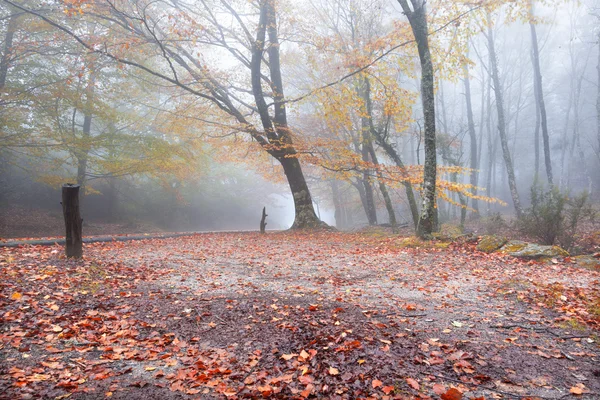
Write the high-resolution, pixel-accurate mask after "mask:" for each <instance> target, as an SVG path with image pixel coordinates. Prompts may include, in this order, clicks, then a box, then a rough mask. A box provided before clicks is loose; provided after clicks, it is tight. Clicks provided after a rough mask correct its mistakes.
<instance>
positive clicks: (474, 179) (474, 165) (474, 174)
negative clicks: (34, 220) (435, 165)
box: [463, 63, 479, 213]
mask: <svg viewBox="0 0 600 400" xmlns="http://www.w3.org/2000/svg"><path fill="white" fill-rule="evenodd" d="M463 72H464V79H463V81H464V84H465V100H466V103H467V121H468V125H469V137H470V142H471V155H470V161H471V164H470V167H471V176H470V184H471V185H472V186H473V189H472V190H473V195H474V196H477V184H478V180H479V164H478V161H479V158H478V155H477V134H476V133H475V121H474V120H473V106H472V104H471V79H470V77H469V66H468V65H467V63H465V64H463ZM471 202H472V204H473V209H474V210H475V212H477V213H479V203H478V201H477V199H472V200H471Z"/></svg>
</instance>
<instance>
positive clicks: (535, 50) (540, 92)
mask: <svg viewBox="0 0 600 400" xmlns="http://www.w3.org/2000/svg"><path fill="white" fill-rule="evenodd" d="M529 28H530V31H531V47H532V55H531V59H532V61H533V77H534V80H535V82H534V84H535V86H536V88H537V90H535V95H536V99H535V100H536V103H537V104H538V105H539V112H540V114H539V115H540V120H541V125H542V139H543V141H544V162H545V164H546V176H547V177H548V183H549V184H550V185H553V184H554V183H553V182H554V179H553V177H552V162H551V160H550V137H549V135H548V119H547V116H546V104H545V102H544V87H543V86H542V72H541V69H540V51H539V47H538V39H537V32H536V29H535V24H534V23H533V0H530V1H529Z"/></svg>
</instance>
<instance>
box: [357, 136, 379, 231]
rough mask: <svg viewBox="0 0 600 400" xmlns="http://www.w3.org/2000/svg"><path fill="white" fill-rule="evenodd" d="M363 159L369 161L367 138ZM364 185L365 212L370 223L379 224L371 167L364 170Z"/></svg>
mask: <svg viewBox="0 0 600 400" xmlns="http://www.w3.org/2000/svg"><path fill="white" fill-rule="evenodd" d="M361 146H362V150H361V152H362V160H363V161H366V162H368V161H369V145H368V143H366V139H365V138H364V137H363V140H362V145H361ZM361 182H362V185H363V187H364V188H365V213H366V214H367V219H368V220H369V225H377V208H376V207H375V196H374V195H373V186H371V178H370V169H365V170H364V171H363V177H362V179H361Z"/></svg>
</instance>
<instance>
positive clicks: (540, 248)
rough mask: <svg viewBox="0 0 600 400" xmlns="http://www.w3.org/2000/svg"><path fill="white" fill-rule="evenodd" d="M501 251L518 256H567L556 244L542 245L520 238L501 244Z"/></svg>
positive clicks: (529, 257)
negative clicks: (523, 240)
mask: <svg viewBox="0 0 600 400" xmlns="http://www.w3.org/2000/svg"><path fill="white" fill-rule="evenodd" d="M501 251H502V252H503V253H507V254H509V255H511V256H513V257H519V258H528V259H536V258H551V257H568V256H569V253H568V252H567V251H566V250H564V249H562V248H560V247H558V246H544V245H541V244H536V243H527V242H522V241H520V240H511V241H509V242H508V243H506V244H505V245H504V246H502V249H501Z"/></svg>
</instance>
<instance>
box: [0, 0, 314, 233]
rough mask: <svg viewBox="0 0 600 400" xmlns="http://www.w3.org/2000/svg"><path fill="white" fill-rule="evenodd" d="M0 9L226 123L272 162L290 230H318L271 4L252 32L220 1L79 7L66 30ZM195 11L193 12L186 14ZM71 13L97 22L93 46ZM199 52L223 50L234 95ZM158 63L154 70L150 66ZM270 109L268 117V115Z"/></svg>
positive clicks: (269, 0) (269, 1)
mask: <svg viewBox="0 0 600 400" xmlns="http://www.w3.org/2000/svg"><path fill="white" fill-rule="evenodd" d="M3 1H4V2H5V3H7V4H11V5H13V6H14V7H16V8H18V9H20V10H22V11H24V12H28V13H30V14H32V15H34V16H36V17H38V18H40V19H42V20H43V21H45V22H47V23H49V24H50V25H52V26H53V27H55V28H57V29H59V30H61V31H62V32H64V33H66V34H67V35H69V36H71V37H72V38H73V39H75V40H76V41H77V42H78V43H79V44H80V45H81V46H83V47H84V48H85V49H87V50H88V51H90V52H93V53H98V54H100V55H103V56H105V57H107V58H109V59H111V60H114V61H116V62H119V63H121V64H123V65H125V66H129V67H134V68H137V69H140V70H142V71H144V72H146V73H148V74H150V75H151V76H153V77H155V78H159V79H162V80H163V81H166V82H168V83H171V84H173V85H175V86H177V87H179V88H180V89H182V90H184V91H185V92H187V93H188V94H191V95H193V96H195V97H196V99H197V100H198V101H204V102H207V103H209V104H210V105H211V106H212V110H211V112H212V113H213V115H217V116H219V117H227V118H229V120H230V121H231V122H232V123H231V124H230V125H229V127H228V128H229V129H235V130H237V131H240V132H244V133H246V134H248V135H249V136H250V137H251V138H252V140H254V141H256V142H257V143H258V144H259V145H260V146H261V148H262V150H263V151H265V152H266V153H268V154H269V155H271V156H272V157H273V158H275V159H276V160H277V161H279V163H280V164H281V166H282V168H283V172H284V174H285V176H286V178H287V181H288V184H289V187H290V190H291V193H292V196H293V200H294V205H295V208H296V211H295V220H294V224H293V226H292V227H293V228H309V227H317V226H322V225H323V224H322V222H321V221H320V220H319V219H318V218H317V216H316V214H315V212H314V208H313V204H312V198H311V194H310V191H309V188H308V185H307V183H306V179H305V178H304V175H303V172H302V167H301V165H300V161H299V160H298V157H297V151H296V149H295V148H294V143H293V134H292V132H291V129H290V128H289V126H288V124H287V117H286V105H285V104H286V101H285V97H284V90H283V89H284V88H283V80H282V73H281V65H280V55H279V52H280V44H279V40H278V30H277V29H278V25H277V12H276V8H275V4H274V0H261V1H259V2H258V4H257V7H258V9H259V21H257V24H256V25H255V26H254V27H249V26H247V23H249V22H250V21H248V19H247V18H246V17H245V16H244V17H242V16H241V14H240V13H239V12H238V11H236V10H235V9H234V8H233V6H232V5H230V4H229V3H227V2H225V1H214V2H211V3H210V4H209V1H201V2H199V3H196V4H193V5H192V4H182V3H181V2H178V1H172V2H167V3H164V4H160V5H159V4H156V3H149V4H145V3H142V2H138V1H134V2H131V3H122V4H119V5H117V4H116V3H96V4H86V5H85V7H83V8H82V5H80V4H76V5H75V7H76V8H75V12H73V13H72V17H71V18H70V19H69V25H67V24H66V23H61V22H57V21H55V20H53V19H52V18H51V17H47V16H46V15H44V14H42V13H40V12H37V11H35V10H33V9H30V8H27V7H25V6H23V5H19V4H16V3H14V2H12V1H10V0H3ZM196 5H197V8H194V6H196ZM77 7H78V8H77ZM119 7H122V8H119ZM240 7H242V8H243V7H246V8H250V10H245V11H252V9H253V7H254V4H241V5H240ZM223 11H224V12H226V13H227V15H228V18H231V22H232V23H233V24H235V25H236V27H235V30H231V29H229V27H228V26H226V25H227V23H226V22H224V20H223V19H219V18H218V17H217V14H218V13H220V12H223ZM245 11H244V12H245ZM79 12H81V14H82V16H81V17H80V20H81V21H80V22H81V23H86V21H93V22H100V21H102V24H98V25H100V26H103V27H104V29H105V31H104V32H99V33H98V34H97V35H96V36H95V37H93V38H86V37H82V36H81V35H79V33H78V30H77V29H76V26H77V22H78V21H77V18H75V17H76V14H78V13H79ZM244 12H242V14H243V13H244ZM175 21H176V22H177V24H176V25H175ZM207 28H208V29H207ZM252 31H256V36H255V37H253V36H252V35H251V33H250V32H252ZM109 32H110V36H111V37H112V36H113V35H114V36H116V37H120V38H121V40H119V41H117V43H116V44H115V41H110V40H107V38H106V36H108V33H109ZM238 33H239V35H238ZM183 38H185V39H186V40H185V41H184V40H182V39H183ZM190 38H191V40H188V39H190ZM123 43H125V44H123ZM267 43H268V45H267ZM134 46H138V47H139V49H138V50H140V52H142V53H145V54H147V57H149V58H151V59H152V60H153V61H154V62H155V65H152V64H151V63H148V62H145V61H141V60H139V59H138V58H137V54H139V53H137V52H133V51H131V50H132V47H134ZM201 46H207V47H212V48H218V49H224V50H225V51H226V52H227V53H228V54H229V57H231V59H230V60H229V61H232V62H234V61H235V62H238V63H239V64H238V65H239V67H240V68H241V69H238V71H239V72H242V71H245V72H246V73H247V74H248V75H249V76H248V75H245V76H244V82H240V83H241V87H240V86H237V85H236V83H238V82H235V83H234V82H232V80H230V79H229V77H228V76H225V75H224V74H220V73H218V72H217V69H218V66H219V64H215V65H209V64H208V63H207V62H206V60H204V59H202V58H201V53H202V52H201V51H199V49H200V47H201ZM265 53H266V54H265ZM265 55H266V56H265ZM266 58H268V61H267V59H266ZM159 62H162V65H156V63H159ZM265 65H268V74H265V73H264V71H263V66H265ZM211 67H212V69H214V70H212V69H211ZM247 78H250V79H249V80H248V79H247ZM263 84H266V86H267V87H268V88H269V92H268V93H265V91H264V90H263V87H262V86H263ZM248 93H251V95H252V97H253V98H254V104H249V103H248V102H247V101H246V100H247V99H246V97H247V95H248ZM267 100H269V101H272V104H271V105H270V104H269V103H268V102H267ZM271 108H272V109H273V115H270V109H271ZM255 113H256V114H258V115H259V122H258V123H259V124H260V126H261V128H258V125H257V123H256V121H255V120H253V116H252V115H253V114H254V115H256V114H255ZM207 120H208V119H207ZM232 120H233V121H232Z"/></svg>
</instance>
